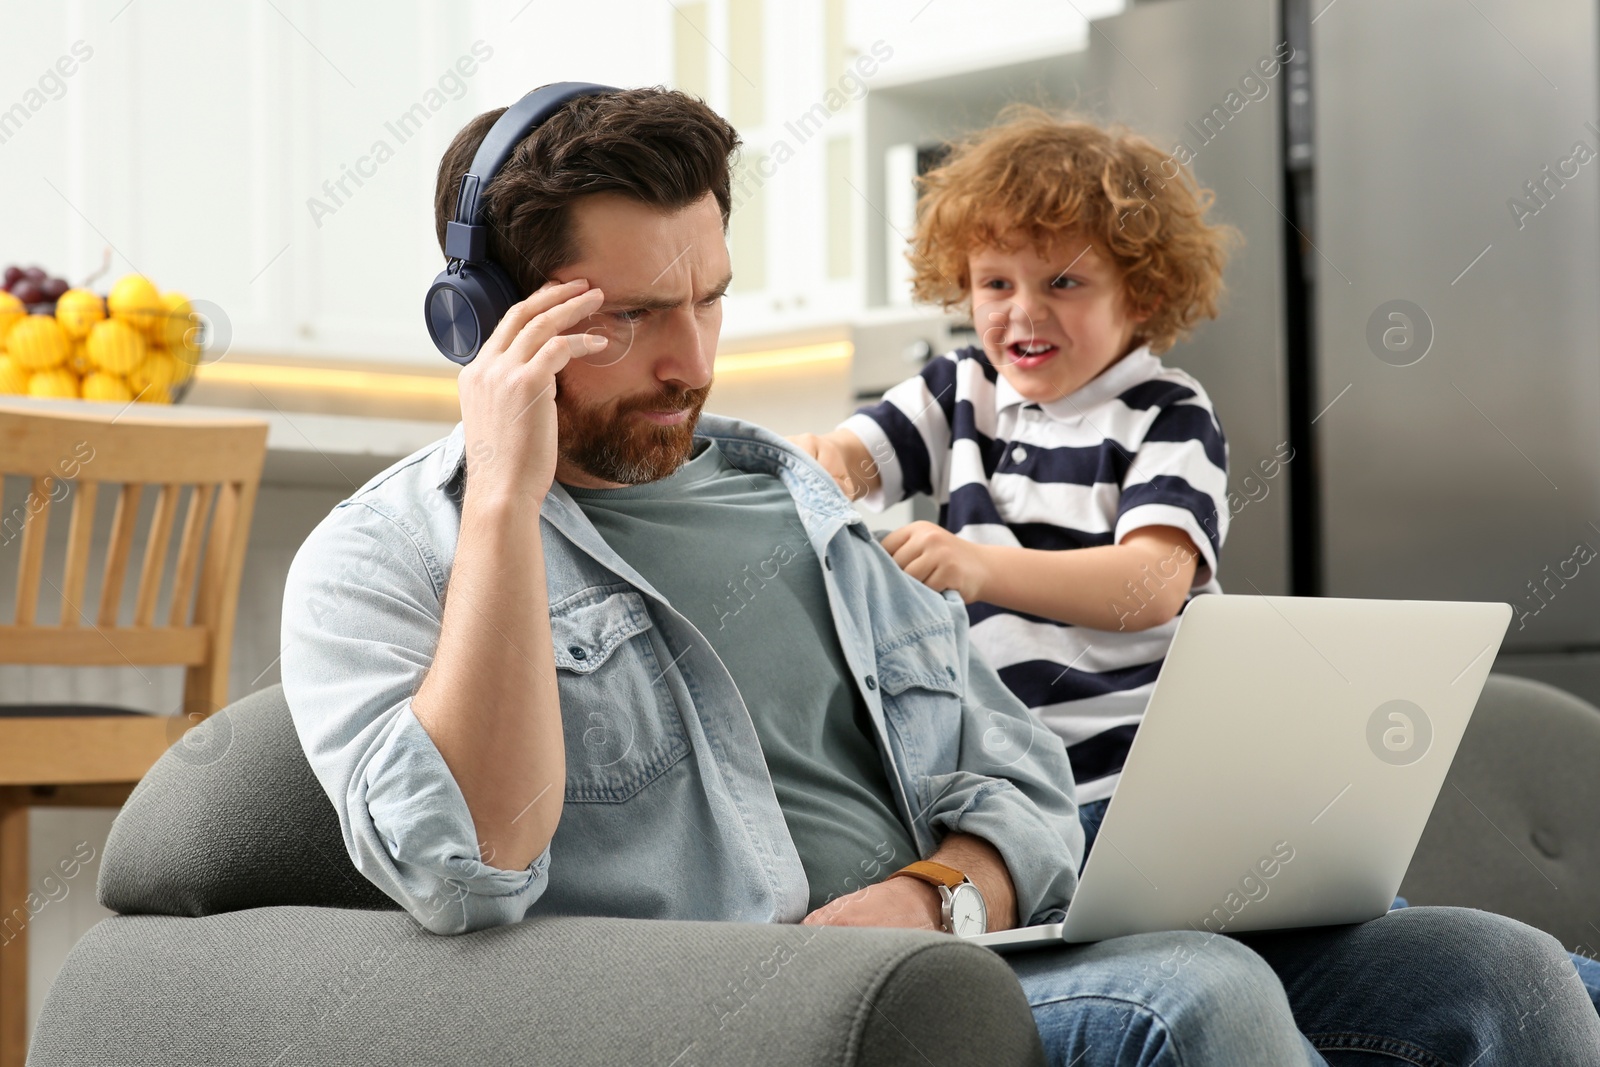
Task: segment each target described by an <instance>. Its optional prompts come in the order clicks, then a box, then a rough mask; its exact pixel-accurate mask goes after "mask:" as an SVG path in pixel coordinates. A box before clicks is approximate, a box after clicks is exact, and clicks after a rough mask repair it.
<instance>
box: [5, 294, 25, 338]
mask: <svg viewBox="0 0 1600 1067" xmlns="http://www.w3.org/2000/svg"><path fill="white" fill-rule="evenodd" d="M27 317H28V306H27V305H26V304H24V303H23V302H22V301H20V300H18V299H17V298H16V297H14V296H12V295H11V294H10V293H8V292H6V291H5V290H3V289H0V351H4V350H5V347H6V335H7V334H9V333H10V332H11V327H13V326H15V325H16V324H17V323H19V322H21V321H22V320H23V319H25V318H27Z"/></svg>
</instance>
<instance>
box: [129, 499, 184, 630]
mask: <svg viewBox="0 0 1600 1067" xmlns="http://www.w3.org/2000/svg"><path fill="white" fill-rule="evenodd" d="M181 492H183V486H181V485H179V484H177V483H176V482H168V483H167V484H165V485H163V486H162V487H161V495H160V496H158V497H156V512H155V515H153V516H152V517H151V519H150V533H149V535H148V536H146V538H145V542H144V565H143V566H142V567H140V568H139V593H138V595H137V597H136V598H135V600H134V609H133V624H134V625H135V626H149V625H151V624H152V623H154V622H155V618H156V598H157V597H158V596H160V594H161V572H162V570H163V569H164V568H165V567H166V565H167V543H168V542H169V541H171V540H172V521H173V518H174V517H175V516H176V515H177V513H178V494H179V493H181Z"/></svg>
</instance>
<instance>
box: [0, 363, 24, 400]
mask: <svg viewBox="0 0 1600 1067" xmlns="http://www.w3.org/2000/svg"><path fill="white" fill-rule="evenodd" d="M27 391H28V369H27V368H26V367H23V366H21V365H19V364H18V363H17V361H16V360H14V359H12V358H11V357H10V356H0V393H26V392H27Z"/></svg>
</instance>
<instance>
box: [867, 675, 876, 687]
mask: <svg viewBox="0 0 1600 1067" xmlns="http://www.w3.org/2000/svg"><path fill="white" fill-rule="evenodd" d="M867 688H868V689H876V688H878V680H877V679H876V678H874V677H873V676H872V675H870V674H869V675H867Z"/></svg>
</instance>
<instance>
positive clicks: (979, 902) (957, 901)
mask: <svg viewBox="0 0 1600 1067" xmlns="http://www.w3.org/2000/svg"><path fill="white" fill-rule="evenodd" d="M988 929H989V916H988V913H987V912H986V911H985V909H984V906H983V894H982V893H980V892H978V888H977V886H973V885H965V884H963V885H958V886H956V887H955V889H953V890H951V891H950V932H951V933H953V934H955V935H956V936H957V937H975V936H976V935H978V934H981V933H985V932H987V931H988Z"/></svg>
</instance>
